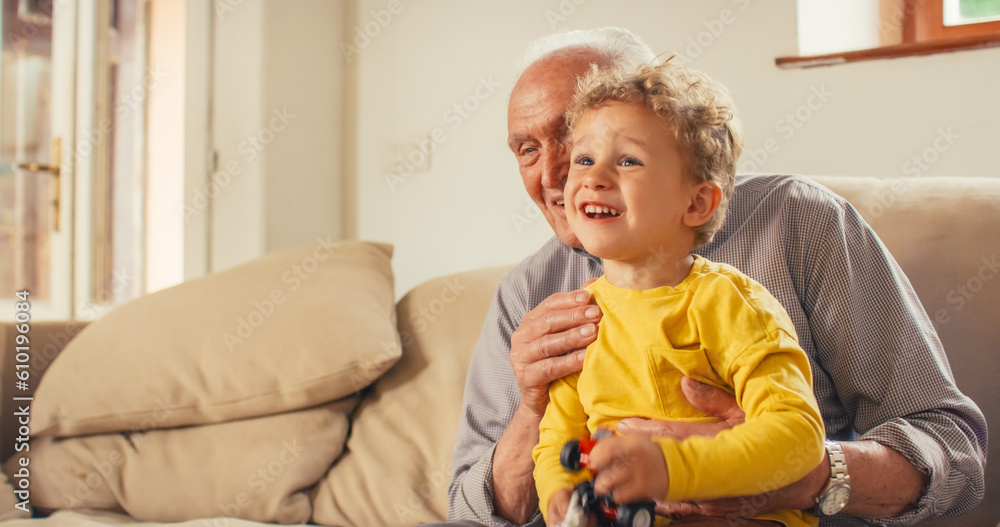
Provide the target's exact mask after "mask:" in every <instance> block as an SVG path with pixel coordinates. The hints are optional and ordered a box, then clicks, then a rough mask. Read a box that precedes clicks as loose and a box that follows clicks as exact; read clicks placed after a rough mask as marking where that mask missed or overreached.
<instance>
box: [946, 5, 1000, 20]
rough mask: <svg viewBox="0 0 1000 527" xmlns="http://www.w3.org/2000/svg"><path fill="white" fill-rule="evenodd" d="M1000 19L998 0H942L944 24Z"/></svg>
mask: <svg viewBox="0 0 1000 527" xmlns="http://www.w3.org/2000/svg"><path fill="white" fill-rule="evenodd" d="M993 20H1000V0H944V25H946V26H959V25H963V24H976V23H979V22H991V21H993Z"/></svg>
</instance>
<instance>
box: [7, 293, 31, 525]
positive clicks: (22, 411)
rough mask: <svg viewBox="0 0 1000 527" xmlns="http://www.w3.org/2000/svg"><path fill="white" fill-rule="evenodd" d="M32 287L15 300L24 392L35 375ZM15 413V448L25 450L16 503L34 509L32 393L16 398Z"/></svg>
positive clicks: (18, 377)
mask: <svg viewBox="0 0 1000 527" xmlns="http://www.w3.org/2000/svg"><path fill="white" fill-rule="evenodd" d="M29 294H30V293H29V292H28V291H16V292H15V293H14V296H15V297H16V299H15V302H14V330H15V333H14V377H15V380H14V386H15V387H16V388H17V389H18V390H20V391H21V392H27V391H28V386H29V385H28V381H29V380H30V379H31V371H30V370H29V368H30V359H31V339H30V337H29V335H28V334H29V332H30V331H31V303H30V302H28V295H29ZM12 399H13V403H14V404H13V407H14V416H15V418H16V419H17V424H18V427H17V437H15V439H14V441H15V444H14V450H16V451H17V452H22V453H23V455H22V456H21V457H20V458H19V459H18V462H17V463H18V467H17V471H16V472H14V473H13V474H12V476H13V481H12V482H11V483H12V484H13V487H14V495H15V496H17V499H18V502H17V504H15V505H14V506H15V507H16V508H18V509H20V510H22V511H25V512H30V511H31V500H30V498H31V492H30V489H29V487H30V486H31V481H30V474H31V473H30V471H29V469H28V464H29V463H30V461H31V460H30V459H29V458H28V456H27V452H28V451H29V450H30V449H31V444H30V443H29V440H30V439H31V435H30V428H29V427H28V423H29V422H30V421H31V400H32V397H30V396H27V397H18V396H14V397H13V398H12Z"/></svg>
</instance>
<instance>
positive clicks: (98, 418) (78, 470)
mask: <svg viewBox="0 0 1000 527" xmlns="http://www.w3.org/2000/svg"><path fill="white" fill-rule="evenodd" d="M815 179H816V180H818V181H819V182H821V183H822V184H824V185H826V186H828V187H830V188H831V189H833V190H834V191H836V192H837V193H839V194H841V195H843V196H844V197H846V198H847V199H848V200H849V201H851V203H852V204H854V206H855V207H856V208H857V209H858V210H859V211H861V213H862V215H864V216H865V217H866V219H867V220H868V221H869V222H870V223H871V224H872V226H873V227H874V229H875V230H876V232H878V234H879V235H880V236H881V238H882V240H883V241H884V243H885V245H886V246H887V247H888V248H889V250H890V251H891V252H892V254H893V255H894V256H895V257H896V259H897V260H898V261H899V263H900V265H901V267H902V268H903V270H904V271H905V272H906V273H907V275H908V276H909V278H910V280H911V282H912V283H913V285H914V288H915V289H916V291H917V293H918V295H919V297H920V299H921V301H922V302H923V304H924V307H925V309H926V310H927V312H928V314H929V316H930V317H931V319H932V320H933V321H934V323H935V326H936V327H937V329H938V333H939V335H940V336H941V339H942V341H943V342H944V345H945V348H946V350H947V352H948V356H949V360H950V363H951V368H952V370H953V372H954V375H955V378H956V381H957V383H958V385H959V387H960V388H961V389H962V390H963V391H964V392H965V393H966V394H968V395H969V396H971V397H972V398H973V399H974V400H975V401H976V402H977V403H978V404H979V406H980V407H981V408H982V409H983V411H984V413H985V414H986V417H987V420H988V421H989V423H990V424H993V423H996V422H998V421H1000V390H997V389H996V386H995V385H996V382H997V379H998V378H1000V360H998V359H997V356H996V352H995V349H996V343H997V342H1000V324H998V321H1000V301H998V300H1000V280H994V278H995V277H996V276H997V275H998V273H1000V233H998V229H997V227H998V226H1000V222H998V219H1000V179H971V178H958V179H946V178H903V179H876V178H857V177H820V178H815ZM321 249H322V250H326V251H328V254H327V257H326V258H325V259H324V260H322V261H320V260H319V256H320V254H321ZM345 252H346V253H351V254H353V256H350V257H344V256H343V254H344V253H345ZM324 254H326V253H324ZM358 255H360V257H359V256H358ZM388 256H389V249H388V248H387V247H384V246H380V245H374V244H364V243H357V242H356V243H349V244H346V245H343V246H339V245H336V244H334V245H331V244H329V243H326V244H324V243H319V244H317V246H316V247H313V248H308V249H307V250H306V252H301V251H300V252H295V251H291V252H285V253H282V254H281V255H278V256H274V257H271V258H270V259H267V258H265V259H264V263H255V264H251V265H249V266H244V267H243V268H240V269H237V272H235V274H234V273H231V272H227V273H229V274H222V277H221V278H219V277H218V276H213V277H208V278H206V279H201V280H203V281H196V282H195V283H194V284H193V285H188V286H186V287H184V288H181V289H180V290H178V291H174V292H171V293H166V294H159V296H157V295H150V296H152V297H155V298H153V299H151V300H146V301H144V302H145V303H143V302H139V303H133V304H134V305H133V304H129V305H127V306H125V307H123V308H120V309H118V310H115V311H113V312H111V313H108V314H107V315H106V316H105V317H103V318H102V319H100V321H98V322H97V323H94V324H92V325H91V327H88V328H87V332H84V333H82V334H80V336H79V338H74V337H75V336H76V335H77V334H78V333H80V332H81V330H83V329H84V324H78V323H40V322H38V323H32V324H31V327H30V333H29V335H30V337H31V357H30V366H31V367H30V368H29V369H30V371H31V372H32V377H31V378H30V385H31V390H34V389H35V387H37V386H39V385H41V387H40V388H38V391H39V393H36V400H35V401H34V404H35V405H36V406H34V407H33V408H32V414H31V420H32V421H31V434H30V435H31V437H32V443H31V445H32V448H31V450H30V451H29V452H28V453H27V458H28V460H29V461H28V465H27V467H28V469H30V476H29V478H28V479H27V481H28V485H29V487H28V488H29V490H30V492H31V496H30V499H31V503H32V504H34V505H36V506H45V507H51V508H55V509H65V508H67V507H73V508H75V509H77V510H59V511H57V512H55V513H54V514H52V515H51V516H50V517H49V518H48V519H33V520H18V519H14V520H12V521H7V522H5V523H4V526H5V527H7V526H10V527H22V526H24V527H45V526H48V525H80V526H91V525H94V526H97V525H119V524H143V525H152V524H154V523H156V522H170V521H187V523H184V525H191V526H203V527H207V526H223V525H233V526H254V525H260V523H265V522H286V523H287V522H292V523H305V522H307V521H308V522H311V523H322V524H337V525H365V526H367V525H413V524H417V523H421V522H434V521H440V520H442V519H444V518H445V516H446V514H447V489H448V483H449V480H450V474H451V473H450V460H451V454H452V446H451V445H452V441H453V437H454V434H455V430H456V426H457V421H458V418H459V413H460V407H461V400H462V391H463V380H464V376H465V372H466V369H467V366H468V362H469V358H470V354H471V351H472V349H473V346H474V344H475V341H476V339H477V337H478V333H479V329H480V325H481V322H482V320H483V318H484V316H485V314H486V310H487V307H488V304H489V302H490V300H491V296H492V293H493V291H494V288H495V286H496V284H497V282H498V280H499V279H500V277H501V276H502V274H503V273H504V272H505V271H506V270H507V269H509V266H508V267H500V268H494V269H482V270H476V271H471V272H466V273H459V274H455V275H451V276H447V277H442V278H438V279H435V280H431V281H429V282H427V283H424V284H422V285H420V286H418V287H416V288H414V289H413V290H412V291H410V292H409V293H407V294H406V295H405V296H404V297H403V298H402V299H401V300H400V301H399V302H398V303H396V305H395V316H393V310H392V300H393V297H392V291H391V271H389V270H388ZM352 258H353V260H352ZM313 260H315V261H313ZM310 262H312V265H311V266H310V265H309V264H310ZM352 266H353V267H352ZM310 267H313V268H314V269H313V270H312V271H310V270H309V269H310ZM296 269H298V270H299V271H300V272H298V273H297V272H296V271H295V270H296ZM373 269H374V271H372V270H373ZM366 270H367V271H366ZM307 271H308V272H307ZM359 273H360V274H359ZM366 273H367V274H366ZM387 281H388V282H387ZM296 283H298V284H299V285H304V284H308V285H309V287H302V288H295V289H294V290H293V289H292V285H294V284H296ZM386 283H388V292H387V290H386ZM269 284H284V285H283V286H281V287H270V286H269ZM254 288H256V289H254ZM351 288H354V289H353V290H352V289H351ZM237 289H239V290H243V289H251V290H252V291H250V292H249V293H248V294H249V296H244V297H239V295H238V294H236V293H233V291H235V290H237ZM316 289H319V290H322V291H323V294H322V295H319V296H318V297H317V296H315V295H313V292H314V291H313V290H316ZM205 291H209V292H210V294H208V293H205ZM303 291H310V292H309V293H303ZM331 291H332V293H331ZM296 294H299V295H300V296H295V295H296ZM171 295H173V296H171ZM310 295H313V296H310ZM358 295H369V296H371V297H372V298H376V297H377V298H376V300H373V301H368V299H367V298H364V297H361V296H358ZM147 299H149V297H147ZM338 299H343V300H338ZM279 300H280V302H279ZM344 300H347V301H346V302H345V301H344ZM331 304H335V305H337V306H341V307H343V309H342V310H341V311H336V310H334V311H326V309H328V307H327V306H329V305H331ZM246 306H253V307H252V309H247V308H246ZM227 310H231V312H230V311H227ZM233 313H235V314H236V315H235V316H233ZM380 314H381V317H382V319H383V322H384V323H381V325H380V322H379V321H378V320H374V318H378V317H379V316H380ZM185 317H187V318H185ZM192 317H195V318H192ZM373 317H374V318H373ZM303 321H306V322H307V323H304V322H303ZM196 324H197V325H198V328H200V329H193V328H194V326H195V325H196ZM387 327H388V328H389V329H388V330H387V329H386V328H387ZM205 328H209V329H208V330H207V331H208V332H209V337H211V338H207V337H204V336H199V335H197V333H198V332H199V331H202V332H204V331H206V329H205ZM211 328H215V329H214V330H212V329H211ZM397 328H398V333H397V332H396V329H397ZM212 331H214V333H212ZM390 332H391V335H390V334H389V333H390ZM17 334H19V331H18V329H17V328H15V327H14V326H12V325H10V324H5V325H2V326H0V335H2V346H3V362H2V367H0V384H2V388H3V399H2V401H0V411H2V415H0V422H2V436H0V440H2V443H0V444H2V447H3V450H2V452H0V454H2V456H0V457H2V458H3V459H4V460H6V463H5V465H4V467H5V472H6V473H7V475H8V477H9V478H10V482H11V483H12V484H13V485H14V486H15V487H16V486H19V485H23V484H24V483H23V481H24V480H25V478H19V477H18V476H17V471H18V470H19V469H20V466H19V462H20V461H19V459H20V458H17V457H11V456H12V455H13V454H15V452H14V445H16V444H17V437H18V436H19V435H22V434H19V432H18V428H19V427H18V423H17V421H16V419H17V416H16V415H15V412H17V407H16V405H18V404H21V403H20V401H14V399H13V398H14V397H25V396H28V395H29V394H30V393H31V390H29V391H20V390H18V389H16V388H15V385H14V377H13V376H14V372H15V371H16V368H17V360H16V359H15V355H14V353H13V351H12V349H11V348H12V346H13V345H14V338H15V336H16V335H17ZM345 334H350V335H351V337H350V338H348V339H346V341H345V337H344V335H345ZM357 335H360V336H357ZM102 339H103V340H102ZM300 341H303V342H300ZM81 343H82V344H87V343H90V344H91V345H90V346H89V347H91V348H93V347H95V346H96V347H98V348H100V349H96V350H94V349H87V347H86V346H83V345H82V344H81ZM220 346H221V347H223V348H229V349H228V350H227V351H228V354H223V358H222V359H216V358H213V357H215V356H214V355H212V354H213V353H216V351H217V350H216V349H215V348H219V347H220ZM64 348H66V350H67V351H68V352H67V353H64V354H63V355H60V356H59V360H57V361H54V360H53V359H55V357H56V356H57V354H58V353H59V351H60V350H62V349H64ZM207 348H212V349H211V351H206V349H207ZM175 349H176V350H180V351H174V350H175ZM314 350H323V351H322V354H320V355H321V356H320V357H319V358H320V359H321V360H314V359H310V360H306V359H303V358H302V354H304V353H319V352H318V351H314ZM359 350H363V351H360V352H359ZM365 350H366V351H365ZM400 350H401V353H400ZM71 355H72V356H71ZM275 356H277V357H279V358H280V359H281V360H280V361H277V362H275V361H273V360H272V359H273V357H275ZM178 357H179V358H178ZM234 357H236V359H234ZM22 358H23V357H22ZM133 359H134V360H135V361H138V362H135V363H133V364H131V365H129V364H127V363H128V362H129V361H131V360H133ZM237 359H238V361H237ZM215 360H218V361H222V362H212V361H215ZM108 361H113V362H111V363H109V362H108ZM191 361H194V362H197V363H198V368H200V369H196V370H195V371H194V372H193V373H192V371H189V369H188V366H189V365H188V364H187V363H186V362H191ZM226 361H229V362H226ZM269 361H270V362H269ZM331 362H332V363H336V364H337V365H338V368H339V369H336V370H330V371H326V370H329V368H327V366H326V365H327V364H328V363H331ZM95 363H100V366H99V367H93V364H95ZM300 363H304V365H303V364H300ZM289 364H291V365H292V367H289ZM295 365H299V366H295ZM50 366H51V368H50ZM390 367H391V368H390ZM240 368H245V369H243V370H241V369H240ZM289 368H290V369H289ZM319 370H323V371H322V372H320V371H319ZM206 372H207V373H206ZM234 372H235V373H234ZM262 372H263V373H264V374H270V377H268V376H267V375H262ZM42 373H46V377H45V378H44V380H43V381H42V382H41V383H40V382H39V378H40V377H41V375H42ZM102 375H106V376H105V377H101V376H102ZM249 377H254V378H255V379H256V377H261V379H259V382H260V385H259V386H258V385H254V386H249V387H248V385H245V384H242V383H244V380H245V379H246V378H249ZM289 377H293V378H295V379H298V380H299V381H301V382H300V384H299V385H297V386H294V387H291V388H290V387H289V386H287V385H282V384H281V383H282V382H284V380H285V379H287V378H289ZM163 378H167V379H174V380H173V381H171V382H173V383H174V384H170V383H168V382H162V381H161V379H163ZM101 379H104V380H103V382H102V380H101ZM177 379H180V381H178V380H177ZM317 381H322V382H317ZM255 382H257V381H255ZM177 383H181V386H179V387H178V386H177ZM268 383H271V384H268ZM275 383H277V384H275ZM57 384H58V385H57ZM331 385H333V386H331ZM123 386H129V388H128V389H127V390H125V391H123V388H122V387H123ZM275 386H277V388H275ZM164 390H165V391H164ZM242 390H247V391H249V392H253V393H252V394H251V395H252V396H251V395H246V396H241V397H237V398H232V397H230V398H228V399H226V398H225V397H223V398H222V399H219V397H220V394H223V395H225V394H228V393H234V392H235V393H239V394H242V393H243V392H242ZM254 390H256V391H254ZM357 390H361V391H360V392H359V393H358V394H355V392H356V391H357ZM147 393H153V394H156V393H159V394H161V395H162V397H161V400H160V401H159V403H157V404H158V405H159V406H156V404H153V406H151V407H147V408H145V409H144V408H143V407H142V406H143V404H147V406H148V405H149V404H151V403H150V402H149V401H146V402H144V401H143V398H144V397H146V394H147ZM163 394H165V395H163ZM191 394H194V395H193V397H195V399H193V400H192V401H193V402H192V401H180V402H178V400H179V399H184V398H185V397H189V396H192V395H191ZM262 395H263V396H262ZM213 397H215V398H216V399H213ZM175 399H178V400H175ZM248 400H249V402H248ZM206 401H207V402H206ZM152 402H153V403H156V401H152ZM102 406H107V407H108V408H101V407H102ZM165 407H169V408H165ZM144 411H145V414H144V413H143V412H144ZM84 414H85V415H84ZM140 418H141V420H139V421H137V419H140ZM348 423H350V428H349V434H348ZM310 438H315V440H313V441H311V442H310ZM296 441H301V442H302V443H301V444H300V443H297V442H296ZM996 444H997V442H996V441H993V442H992V443H991V445H990V453H991V454H992V455H991V456H990V457H992V458H994V459H996V458H997V456H998V454H1000V451H998V447H997V446H996ZM262 449H263V450H262ZM986 492H987V495H986V497H985V499H984V500H983V502H982V504H981V505H980V506H979V507H977V508H976V509H974V510H973V511H972V512H970V513H968V514H967V515H965V516H963V517H961V518H958V519H955V520H949V521H945V522H942V523H941V524H947V525H984V526H994V525H997V524H998V522H1000V470H998V468H997V466H996V465H995V464H994V465H992V466H989V467H988V469H987V488H986ZM14 503H16V500H14V501H12V498H11V490H10V489H9V488H8V489H6V490H4V491H3V493H2V494H0V504H2V505H3V507H4V508H3V509H0V515H2V516H0V518H2V519H9V518H15V517H17V515H18V514H17V513H18V511H17V510H16V509H13V508H12V507H13V504H14ZM85 507H90V508H94V507H96V508H99V509H104V510H79V509H80V508H85ZM225 516H229V517H225ZM235 517H243V518H251V519H252V520H255V521H250V520H246V519H235ZM198 518H202V519H198Z"/></svg>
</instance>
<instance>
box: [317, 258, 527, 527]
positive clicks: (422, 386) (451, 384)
mask: <svg viewBox="0 0 1000 527" xmlns="http://www.w3.org/2000/svg"><path fill="white" fill-rule="evenodd" d="M507 270H508V268H504V269H487V270H481V271H473V272H468V273H462V274H457V275H452V276H449V277H445V278H439V279H436V280H432V281H429V282H426V283H424V284H422V285H420V286H418V287H417V288H415V289H414V290H413V291H411V292H410V293H409V294H407V295H406V296H405V297H403V299H402V300H400V301H399V305H398V316H399V319H400V322H399V330H400V335H401V338H402V341H403V346H404V352H403V358H402V359H401V360H400V361H399V363H398V364H397V365H396V366H395V367H393V369H392V370H390V371H389V372H388V373H386V374H385V376H383V377H382V378H381V379H379V380H378V381H377V382H375V384H374V386H373V388H374V390H373V393H372V394H371V396H369V397H367V398H366V399H365V400H364V402H362V404H361V406H360V407H359V408H358V411H357V413H356V414H355V416H354V419H353V422H352V429H351V437H350V438H349V439H348V441H347V449H346V451H345V453H344V456H343V457H342V458H341V459H340V460H338V461H337V464H336V465H334V466H333V467H332V468H331V469H330V472H329V473H328V474H327V475H326V476H325V477H324V478H323V481H322V482H321V483H320V485H319V486H318V487H317V488H316V490H315V491H314V492H313V495H312V499H313V509H314V511H313V517H312V521H313V523H318V524H323V525H380V526H382V527H392V526H408V525H416V524H418V523H423V522H438V521H443V520H444V519H445V518H446V517H447V515H448V485H449V483H450V482H451V458H452V449H453V446H454V444H455V432H456V431H457V429H458V418H459V415H460V413H461V408H462V394H463V392H464V390H465V374H466V371H467V370H468V368H469V360H470V359H471V358H472V351H473V349H474V348H475V345H476V341H477V340H478V338H479V333H480V331H481V329H482V326H483V319H484V318H485V317H486V311H487V309H488V308H489V302H490V299H491V298H492V297H493V293H494V291H496V287H497V283H498V282H499V281H500V277H501V276H502V275H503V273H505V272H506V271H507Z"/></svg>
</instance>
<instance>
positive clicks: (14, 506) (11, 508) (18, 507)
mask: <svg viewBox="0 0 1000 527" xmlns="http://www.w3.org/2000/svg"><path fill="white" fill-rule="evenodd" d="M29 465H30V463H29ZM20 468H21V467H20V466H16V467H13V469H14V470H13V472H17V471H18V470H20ZM28 473H29V477H30V470H29V471H28ZM21 480H24V481H25V483H28V482H30V481H31V480H30V479H28V478H15V481H21ZM30 491H31V489H30V487H29V488H28V489H27V492H29V493H30ZM25 497H29V498H30V495H28V496H25ZM30 510H31V506H30V501H29V500H26V499H22V498H21V497H18V496H16V495H15V494H14V487H13V486H11V484H10V482H9V481H7V475H6V474H0V522H2V521H5V520H13V519H18V518H22V519H23V518H28V517H30V516H31V513H30Z"/></svg>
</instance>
